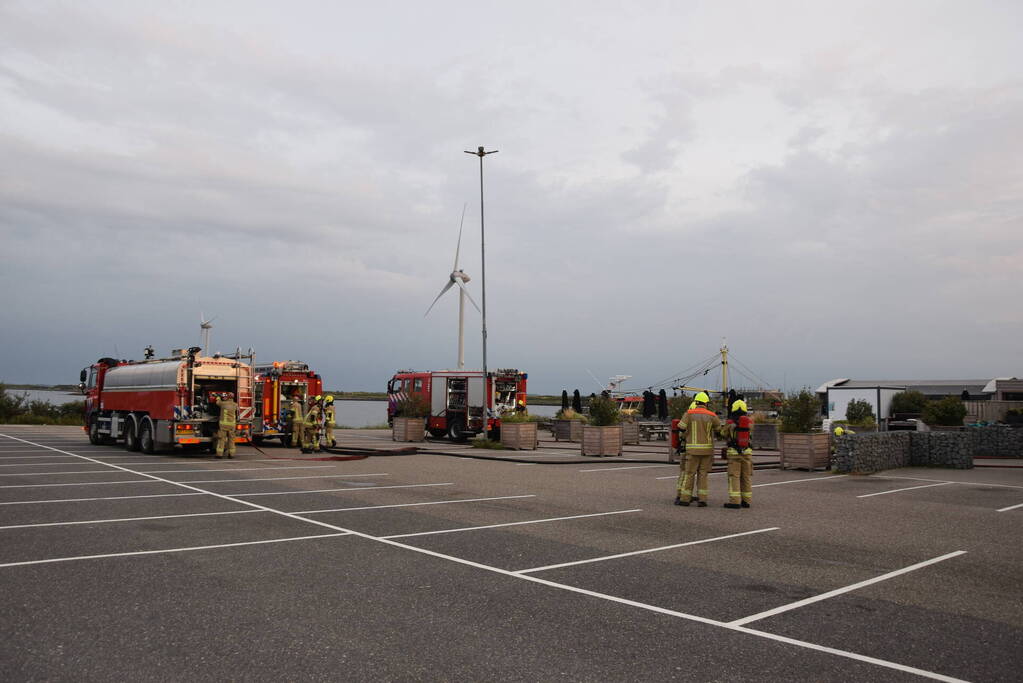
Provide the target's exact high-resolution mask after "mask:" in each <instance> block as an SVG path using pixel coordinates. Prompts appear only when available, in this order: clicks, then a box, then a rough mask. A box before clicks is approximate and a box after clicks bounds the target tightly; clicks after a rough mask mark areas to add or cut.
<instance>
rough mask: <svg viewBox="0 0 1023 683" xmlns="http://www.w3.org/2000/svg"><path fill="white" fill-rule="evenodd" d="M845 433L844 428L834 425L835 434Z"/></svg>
mask: <svg viewBox="0 0 1023 683" xmlns="http://www.w3.org/2000/svg"><path fill="white" fill-rule="evenodd" d="M843 434H845V430H844V429H842V428H841V427H835V436H842V435H843Z"/></svg>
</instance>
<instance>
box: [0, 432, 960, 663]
mask: <svg viewBox="0 0 1023 683" xmlns="http://www.w3.org/2000/svg"><path fill="white" fill-rule="evenodd" d="M0 436H3V437H6V438H10V439H15V440H18V441H23V442H24V440H23V439H19V438H18V437H13V436H9V435H6V434H0ZM26 443H28V442H26ZM52 450H58V449H52ZM77 457H80V458H82V459H84V460H90V461H91V462H98V461H94V460H92V459H91V458H88V457H87V456H77ZM111 467H114V468H117V466H116V465H111ZM118 469H123V468H118ZM123 471H125V472H132V473H134V472H133V471H132V470H127V469H123ZM152 479H154V480H157V481H162V482H165V483H168V484H174V485H176V486H180V487H182V488H186V489H191V490H193V491H196V492H197V493H199V494H205V495H210V496H214V497H216V498H222V499H224V500H230V501H235V502H239V503H242V504H244V505H248V506H250V507H254V508H258V509H260V510H265V511H268V512H273V513H275V514H278V515H281V516H283V517H288V518H289V519H297V520H301V521H305V522H308V523H310V524H315V525H317V526H321V527H324V528H327V529H332V530H334V531H339V532H344V533H346V534H347V533H350V534H352V535H355V536H358V537H360V538H364V539H366V540H370V541H376V542H377V543H383V544H385V545H390V546H392V547H395V548H403V549H405V550H408V551H410V552H415V553H419V554H421V555H427V556H430V557H435V558H438V559H443V560H446V561H449V562H454V563H456V564H461V565H464V566H469V567H476V568H478V569H482V570H484V571H488V572H493V573H495V574H501V575H503V576H511V577H515V578H518V579H521V580H523V581H529V582H530V583H535V584H539V585H543V586H549V587H552V588H559V589H561V590H566V591H569V592H572V593H577V594H580V595H587V596H590V597H595V598H598V599H601V600H608V601H610V602H616V603H619V604H624V605H629V606H632V607H636V608H638V609H644V610H647V611H650V612H655V613H658V614H665V615H669V616H674V617H678V618H680V619H686V620H689V621H696V622H699V623H703V624H708V625H711V626H717V627H720V628H724V629H727V630H731V631H736V632H739V633H745V634H748V635H752V636H756V637H758V638H765V639H768V640H774V641H778V642H783V643H786V644H789V645H793V646H796V647H801V648H804V649H808V650H814V651H817V652H826V653H828V654H832V655H835V656H839V657H845V658H847V659H852V660H855V661H860V662H867V663H870V664H874V665H876V666H881V667H885V668H888V669H893V670H896V671H903V672H907V673H912V674H915V675H918V676H924V677H927V678H932V679H935V680H940V681H947V682H949V683H964V682H962V681H960V680H959V679H956V678H952V677H950V676H944V675H942V674H938V673H935V672H933V671H925V670H923V669H917V668H915V667H911V666H906V665H903V664H898V663H896V662H890V661H887V660H883V659H877V658H876V657H868V656H866V655H861V654H857V653H855V652H848V651H846V650H838V649H836V648H830V647H825V646H823V645H818V644H816V643H810V642H806V641H801V640H796V639H794V638H788V637H785V636H779V635H776V634H773V633H766V632H763V631H757V630H754V629H748V628H745V627H742V626H733V625H730V624H727V623H725V622H720V621H714V620H713V619H706V618H704V617H699V616H696V615H694V614H685V613H683V612H676V611H674V610H668V609H665V608H663V607H657V606H656V605H648V604H645V603H641V602H636V601H634V600H627V599H625V598H619V597H616V596H613V595H607V594H604V593H597V592H595V591H589V590H586V589H584V588H577V587H575V586H569V585H565V584H559V583H555V582H553V581H547V580H545V579H541V578H539V577H536V576H529V575H528V574H515V573H513V572H511V571H508V570H506V569H501V568H499V567H493V566H490V565H485V564H480V563H478V562H472V561H471V560H465V559H462V558H459V557H454V556H452V555H445V554H443V553H438V552H435V551H432V550H427V549H426V548H417V547H416V546H413V545H408V544H406V543H399V542H397V541H393V540H388V539H384V538H380V537H377V536H372V535H370V534H365V533H361V532H358V531H352V530H351V529H345V528H343V527H339V526H337V525H334V524H328V523H326V522H321V521H318V520H315V519H309V518H308V517H301V516H299V515H296V514H294V513H289V512H285V511H284V510H276V509H273V508H268V507H265V506H263V505H259V504H257V503H253V502H250V501H243V500H239V499H238V497H237V496H233V497H232V496H227V495H224V494H219V493H214V492H212V491H203V490H202V489H197V488H195V487H192V486H189V485H187V484H182V483H180V482H173V481H170V480H169V479H161V478H160V477H152ZM172 495H173V494H172ZM179 495H189V494H179Z"/></svg>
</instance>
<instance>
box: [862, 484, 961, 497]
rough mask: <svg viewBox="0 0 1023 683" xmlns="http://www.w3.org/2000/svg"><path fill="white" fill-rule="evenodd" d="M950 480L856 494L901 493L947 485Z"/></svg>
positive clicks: (869, 495)
mask: <svg viewBox="0 0 1023 683" xmlns="http://www.w3.org/2000/svg"><path fill="white" fill-rule="evenodd" d="M951 483H952V482H950V481H943V482H939V483H937V484H924V485H923V486H910V487H908V488H904V489H892V490H891V491H880V492H878V493H864V494H863V495H862V496H856V497H857V498H870V497H871V496H886V495H888V494H889V493H901V492H902V491H915V490H916V489H929V488H931V487H932V486H947V485H949V484H951Z"/></svg>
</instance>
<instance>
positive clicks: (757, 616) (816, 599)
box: [728, 550, 966, 626]
mask: <svg viewBox="0 0 1023 683" xmlns="http://www.w3.org/2000/svg"><path fill="white" fill-rule="evenodd" d="M965 554H966V551H965V550H956V551H955V552H952V553H948V554H947V555H942V556H941V557H935V558H932V559H930V560H925V561H924V562H917V563H916V564H912V565H910V566H908V567H903V568H902V569H896V570H895V571H893V572H888V573H887V574H882V575H881V576H875V577H874V578H872V579H867V580H866V581H860V582H859V583H854V584H852V585H850V586H846V587H844V588H836V589H835V590H833V591H828V592H827V593H821V594H820V595H815V596H813V597H809V598H806V599H805V600H799V601H797V602H791V603H789V604H787V605H782V606H781V607H775V608H774V609H769V610H767V611H766V612H760V613H759V614H754V615H751V616H748V617H743V618H742V619H736V620H734V621H730V622H728V625H729V626H742V625H743V624H748V623H750V622H751V621H759V620H761V619H766V618H767V617H772V616H774V615H775V614H781V613H782V612H788V611H789V610H794V609H797V608H799V607H803V606H804V605H809V604H812V603H815V602H820V601H821V600H827V599H828V598H833V597H835V596H836V595H842V594H843V593H848V592H850V591H854V590H857V589H859V588H863V587H864V586H870V585H872V584H875V583H879V582H881V581H887V580H888V579H891V578H894V577H896V576H901V575H902V574H906V573H908V572H911V571H915V570H917V569H921V568H923V567H926V566H928V565H932V564H935V563H937V562H942V561H944V560H948V559H951V558H953V557H958V556H959V555H965Z"/></svg>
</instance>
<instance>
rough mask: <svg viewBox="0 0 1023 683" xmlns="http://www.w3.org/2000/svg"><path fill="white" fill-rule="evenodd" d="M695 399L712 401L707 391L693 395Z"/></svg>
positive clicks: (698, 401)
mask: <svg viewBox="0 0 1023 683" xmlns="http://www.w3.org/2000/svg"><path fill="white" fill-rule="evenodd" d="M693 400H694V401H696V402H697V403H710V396H707V392H706V391H701V392H700V393H698V394H697V395H696V396H694V397H693Z"/></svg>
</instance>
